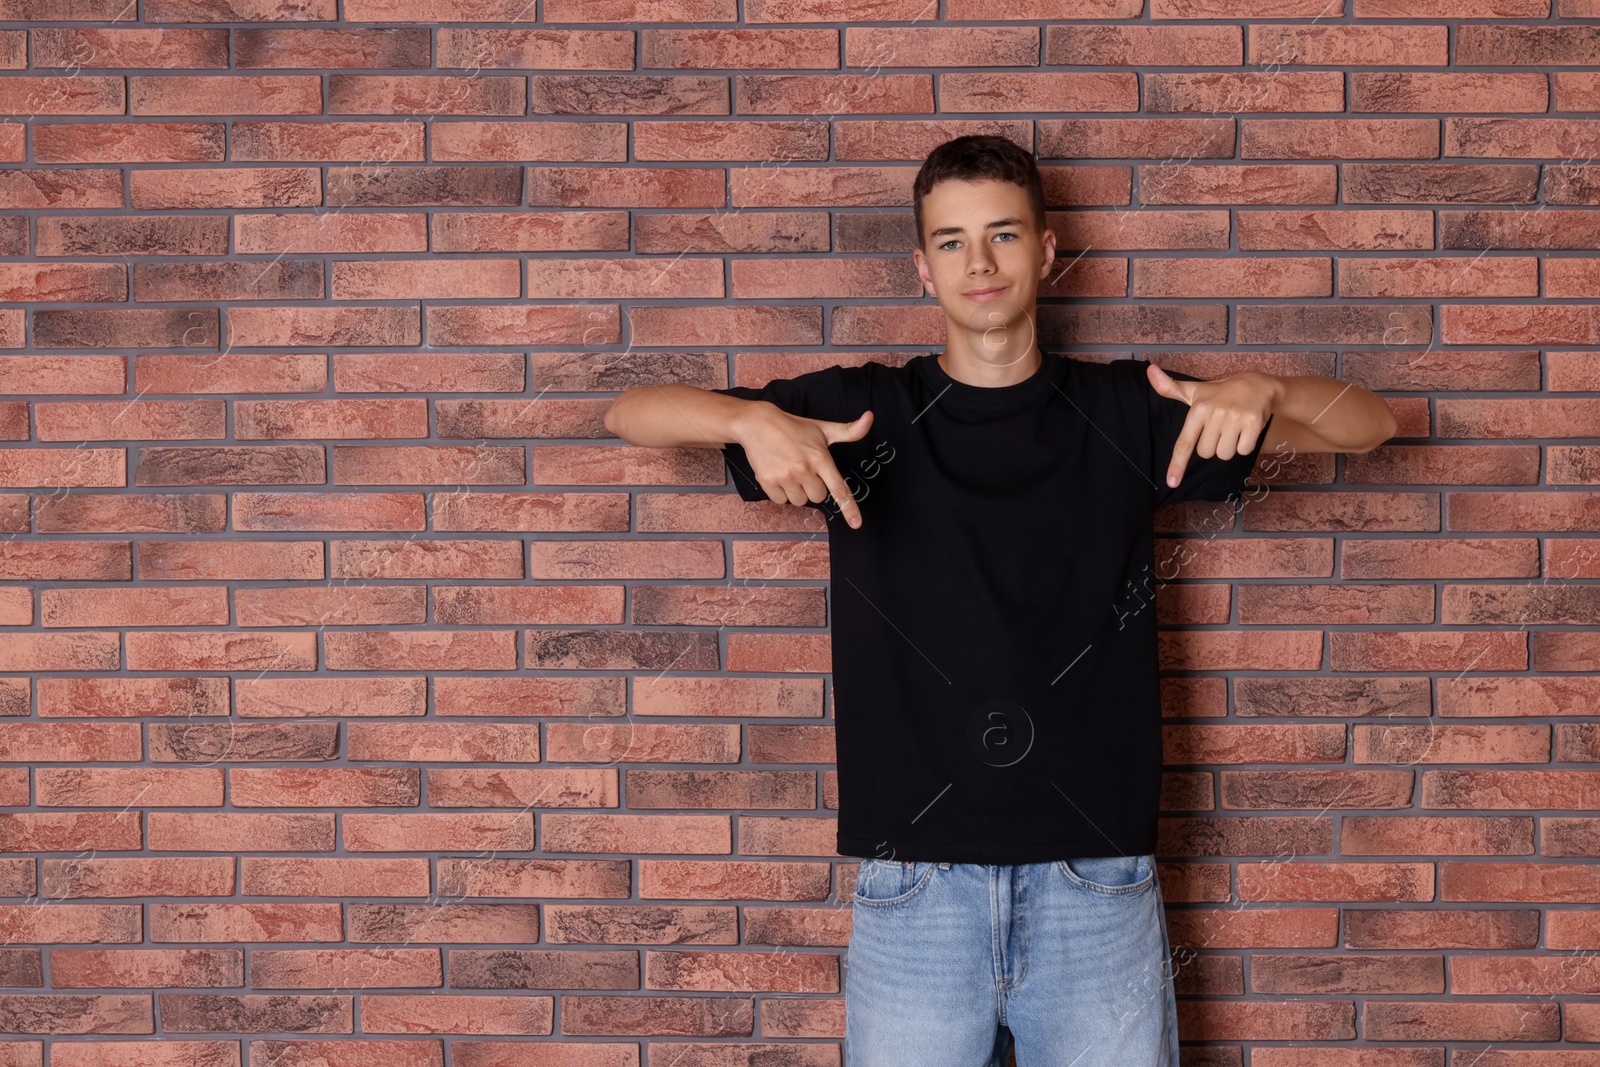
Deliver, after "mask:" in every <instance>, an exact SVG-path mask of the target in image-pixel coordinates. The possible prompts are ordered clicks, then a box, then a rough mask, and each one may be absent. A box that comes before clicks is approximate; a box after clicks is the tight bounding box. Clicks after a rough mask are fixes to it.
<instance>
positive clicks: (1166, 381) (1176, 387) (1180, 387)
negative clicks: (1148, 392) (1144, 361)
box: [1145, 363, 1195, 404]
mask: <svg viewBox="0 0 1600 1067" xmlns="http://www.w3.org/2000/svg"><path fill="white" fill-rule="evenodd" d="M1145 377H1147V378H1149V379H1150V387H1151V388H1152V389H1154V390H1155V391H1156V392H1158V393H1160V394H1161V395H1162V396H1168V397H1171V398H1172V399H1174V400H1181V401H1183V402H1184V403H1185V404H1187V403H1189V402H1190V398H1191V394H1192V392H1193V389H1194V386H1195V383H1194V382H1180V381H1179V380H1178V379H1176V378H1174V377H1173V376H1172V375H1170V374H1168V373H1167V372H1166V371H1164V370H1162V369H1161V368H1160V367H1158V366H1156V365H1155V364H1154V363H1151V364H1150V365H1149V366H1148V367H1147V368H1146V369H1145Z"/></svg>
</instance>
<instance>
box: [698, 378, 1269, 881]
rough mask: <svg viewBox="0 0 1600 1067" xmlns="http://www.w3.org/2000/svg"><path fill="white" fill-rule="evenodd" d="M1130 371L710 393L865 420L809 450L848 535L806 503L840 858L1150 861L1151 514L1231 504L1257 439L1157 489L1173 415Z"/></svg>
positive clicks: (1156, 708) (827, 509) (1178, 415)
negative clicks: (846, 498) (822, 459)
mask: <svg viewBox="0 0 1600 1067" xmlns="http://www.w3.org/2000/svg"><path fill="white" fill-rule="evenodd" d="M1146 365H1147V364H1146V361H1144V360H1132V359H1117V360H1112V361H1111V362H1108V363H1093V362H1087V361H1082V360H1073V359H1069V358H1065V357H1061V356H1055V355H1049V354H1046V355H1044V357H1043V359H1042V360H1041V363H1040V366H1039V368H1038V370H1037V371H1036V372H1035V373H1034V374H1033V375H1032V376H1031V377H1029V378H1028V379H1026V380H1025V381H1021V382H1017V383H1015V384H1012V385H1007V386H1001V387H998V388H987V387H983V386H975V385H968V384H965V383H962V382H958V381H956V380H955V379H953V378H951V377H950V376H949V375H948V374H946V373H945V371H944V369H943V368H942V367H940V365H939V361H938V354H937V353H929V354H927V355H923V356H918V357H915V358H913V359H910V360H908V361H907V362H906V363H905V364H903V365H901V366H892V365H886V364H882V363H877V362H870V363H865V364H862V365H860V366H851V367H840V366H834V367H827V368H825V369H823V370H819V371H813V372H810V373H807V374H801V375H798V376H796V377H794V378H787V379H779V380H775V381H772V382H768V383H767V384H766V385H765V386H764V387H762V388H760V389H753V388H749V387H746V386H733V387H730V388H726V389H718V390H715V391H716V392H719V393H724V394H726V395H729V396H736V397H741V398H743V399H747V400H769V401H771V402H772V403H774V404H776V405H777V406H778V407H779V408H782V409H783V410H784V411H787V412H790V413H792V414H795V415H802V416H805V417H808V418H816V419H828V420H834V421H839V422H849V421H852V420H854V419H855V418H856V417H858V416H859V415H860V414H861V413H862V412H863V411H866V410H867V409H868V408H870V409H872V412H873V423H872V427H871V429H870V430H869V431H868V433H867V434H866V436H865V437H863V438H862V439H861V440H860V441H851V442H844V443H840V444H835V445H832V446H830V449H829V450H830V452H831V453H832V454H833V457H834V462H835V463H836V464H837V466H838V468H839V471H840V473H841V474H842V475H844V476H845V477H846V478H847V479H848V481H849V484H850V486H851V490H852V492H853V493H854V494H855V496H856V499H857V501H858V502H859V504H860V507H861V520H862V525H861V528H860V529H851V528H850V526H849V524H848V523H846V522H845V521H844V518H843V517H842V515H840V513H839V512H838V509H837V506H836V505H835V503H834V502H833V501H832V499H831V498H830V499H829V500H827V501H825V502H822V503H816V502H813V503H810V504H809V505H808V506H810V507H815V508H818V509H819V510H821V511H822V512H823V513H824V515H825V516H826V517H827V524H828V547H829V559H830V564H831V571H832V573H831V578H832V582H831V599H832V605H833V613H832V616H831V622H832V627H833V634H832V650H833V681H834V708H835V713H836V714H835V723H834V727H835V729H834V734H835V741H836V750H837V761H838V788H839V818H838V828H837V829H838V845H837V848H838V851H839V853H840V854H842V855H847V856H876V857H880V858H884V859H898V860H919V861H943V862H951V863H1008V864H1009V863H1038V862H1044V861H1048V860H1056V859H1072V858H1078V857H1087V856H1109V855H1116V854H1125V855H1142V854H1147V853H1151V852H1154V851H1155V847H1156V814H1157V809H1158V803H1159V793H1160V784H1161V730H1160V716H1161V712H1160V692H1159V685H1158V681H1157V675H1156V619H1155V603H1154V591H1155V586H1156V585H1157V584H1158V583H1157V576H1156V575H1155V573H1154V558H1153V555H1154V550H1153V542H1154V532H1153V523H1152V512H1153V510H1154V508H1155V507H1156V506H1157V505H1158V504H1162V503H1168V502H1175V501H1181V500H1195V499H1204V500H1219V501H1220V500H1224V499H1226V498H1228V497H1229V496H1231V495H1233V494H1238V493H1241V492H1242V491H1243V489H1244V486H1245V480H1246V477H1247V476H1248V475H1249V473H1250V470H1251V468H1252V466H1253V465H1254V463H1255V458H1256V455H1257V454H1258V453H1259V451H1260V444H1259V441H1258V443H1257V446H1256V451H1254V452H1250V453H1243V454H1240V455H1237V456H1235V457H1234V458H1233V459H1230V460H1221V459H1217V458H1216V457H1212V458H1209V459H1207V458H1202V457H1200V456H1198V455H1191V457H1190V459H1189V462H1188V466H1187V467H1186V468H1185V471H1184V476H1183V480H1182V481H1181V482H1180V483H1179V485H1178V487H1177V488H1176V489H1171V488H1168V486H1167V484H1166V469H1167V465H1168V463H1169V462H1170V460H1171V457H1172V450H1173V446H1174V444H1175V443H1176V441H1177V438H1178V434H1179V432H1180V430H1181V429H1182V427H1183V423H1184V419H1185V418H1186V416H1187V415H1188V411H1189V408H1188V405H1187V404H1185V403H1183V402H1182V401H1180V400H1173V399H1170V398H1168V397H1164V396H1162V395H1161V394H1159V393H1157V392H1156V391H1155V390H1154V389H1153V388H1151V386H1150V384H1149V380H1148V378H1146V376H1145V367H1146ZM1172 376H1173V377H1174V378H1181V379H1184V380H1188V381H1195V380H1199V379H1196V378H1193V377H1192V376H1190V375H1185V374H1178V373H1173V374H1172ZM1268 424H1269V425H1270V419H1269V423H1268ZM1264 438H1265V433H1263V435H1262V438H1261V439H1264ZM723 455H724V457H725V458H726V460H727V465H728V467H729V470H730V474H731V476H732V478H733V483H734V485H735V487H736V488H737V489H738V492H739V495H740V496H741V497H742V498H743V499H745V500H749V501H760V500H767V499H768V497H767V495H766V494H765V493H764V492H763V491H762V489H761V486H760V485H759V483H758V482H757V481H756V478H755V474H754V472H752V471H751V469H750V465H749V459H748V457H747V456H746V455H745V452H744V449H743V447H742V446H740V445H738V444H729V445H727V446H725V448H724V449H723ZM1161 577H1162V578H1169V579H1170V578H1171V577H1172V575H1163V576H1161Z"/></svg>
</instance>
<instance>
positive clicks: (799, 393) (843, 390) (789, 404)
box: [711, 366, 870, 509]
mask: <svg viewBox="0 0 1600 1067" xmlns="http://www.w3.org/2000/svg"><path fill="white" fill-rule="evenodd" d="M866 375H867V369H866V367H864V366H863V367H839V366H834V367H823V368H822V369H821V370H815V371H809V372H807V373H805V374H799V375H796V376H795V377H793V378H774V379H773V380H772V381H770V382H768V383H767V384H766V385H763V386H762V387H761V388H759V389H755V388H751V387H750V386H748V385H730V386H728V387H726V388H723V389H712V390H711V392H713V393H722V394H724V395H725V396H736V397H738V398H739V399H741V400H767V401H770V402H771V403H773V404H776V405H777V406H778V407H779V408H780V409H781V410H783V411H787V412H788V413H789V414H791V415H799V416H801V417H803V418H807V419H826V420H828V421H830V422H852V421H854V420H855V419H858V418H860V417H861V413H862V412H864V411H866V410H867V408H868V406H869V404H870V401H869V400H868V397H867V382H866ZM722 458H723V459H724V460H725V461H726V462H727V466H728V474H729V476H730V477H731V478H732V479H733V486H734V488H735V489H737V490H738V492H739V497H740V499H742V500H748V501H751V502H756V501H761V500H768V499H770V498H769V497H768V496H767V494H766V492H765V490H763V489H762V488H761V483H760V482H759V481H757V480H756V475H755V471H753V470H751V469H750V457H749V456H747V455H745V451H744V446H743V445H741V444H739V443H738V442H737V441H730V442H729V443H727V444H726V445H723V446H722ZM806 506H807V507H814V508H819V509H820V508H822V506H823V505H822V502H818V501H815V500H809V501H807V502H806Z"/></svg>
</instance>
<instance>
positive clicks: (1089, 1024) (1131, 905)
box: [844, 855, 1178, 1067]
mask: <svg viewBox="0 0 1600 1067" xmlns="http://www.w3.org/2000/svg"><path fill="white" fill-rule="evenodd" d="M851 918H852V921H853V922H854V928H853V930H852V933H851V936H850V945H849V948H848V949H847V951H846V954H845V1041H844V1062H845V1067H1004V1064H1005V1062H1006V1057H1007V1055H1008V1053H1009V1052H1010V1051H1011V1049H1012V1045H1013V1043H1014V1044H1015V1048H1016V1059H1017V1067H1178V1021H1177V1011H1178V1005H1177V1000H1176V998H1175V997H1174V995H1173V985H1172V969H1171V967H1170V965H1169V963H1168V960H1169V957H1170V954H1171V946H1170V945H1169V944H1168V941H1167V926H1166V919H1165V916H1164V913H1163V909H1162V901H1161V887H1160V884H1159V883H1158V882H1157V880H1156V869H1155V857H1154V856H1151V855H1145V856H1097V857H1093V858H1086V859H1075V860H1055V861H1052V862H1048V863H1022V864H981V863H934V862H922V861H917V862H911V861H905V862H902V861H898V860H882V859H863V860H862V861H861V868H860V872H859V873H858V875H857V878H856V894H855V897H854V900H853V901H852V903H851Z"/></svg>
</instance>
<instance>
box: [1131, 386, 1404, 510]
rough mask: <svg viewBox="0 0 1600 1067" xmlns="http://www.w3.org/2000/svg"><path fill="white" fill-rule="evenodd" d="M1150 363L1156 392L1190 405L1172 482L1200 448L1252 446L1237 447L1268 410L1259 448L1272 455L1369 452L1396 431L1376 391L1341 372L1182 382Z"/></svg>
mask: <svg viewBox="0 0 1600 1067" xmlns="http://www.w3.org/2000/svg"><path fill="white" fill-rule="evenodd" d="M1150 367H1151V369H1150V370H1149V371H1148V372H1147V373H1148V374H1149V377H1150V384H1151V386H1152V387H1153V388H1154V389H1155V390H1156V392H1158V393H1160V394H1162V395H1163V396H1169V397H1172V398H1173V399H1175V400H1182V401H1183V402H1184V403H1186V404H1188V405H1189V414H1188V417H1187V419H1186V420H1185V421H1184V426H1183V431H1182V433H1181V434H1180V435H1179V437H1178V442H1177V446H1176V447H1175V448H1174V449H1173V453H1172V457H1171V462H1170V465H1169V467H1168V471H1167V473H1168V484H1169V485H1173V484H1176V479H1180V478H1182V476H1183V470H1184V468H1185V467H1186V466H1187V465H1188V462H1189V457H1190V456H1191V455H1192V454H1193V453H1194V452H1195V451H1196V450H1197V446H1198V449H1199V451H1200V454H1201V455H1218V454H1225V455H1226V456H1231V455H1233V454H1234V453H1235V452H1236V451H1250V450H1251V449H1249V448H1248V447H1247V448H1244V449H1242V450H1241V449H1239V448H1238V445H1239V444H1240V443H1241V442H1242V440H1243V437H1244V436H1245V435H1246V433H1247V428H1246V424H1247V423H1248V422H1249V421H1250V420H1252V419H1255V420H1258V424H1259V422H1264V421H1265V420H1266V418H1267V416H1269V415H1270V416H1272V422H1271V425H1270V426H1267V427H1266V431H1265V436H1264V437H1263V439H1262V441H1261V442H1260V449H1259V454H1271V455H1293V454H1295V453H1299V452H1370V451H1372V450H1373V449H1374V448H1377V447H1378V446H1379V445H1381V444H1383V442H1385V441H1387V440H1388V439H1389V438H1391V437H1393V436H1394V435H1395V433H1396V431H1397V430H1398V429H1399V427H1398V425H1397V424H1396V422H1395V418H1394V413H1393V412H1392V411H1390V410H1389V405H1388V403H1386V402H1385V401H1384V399H1383V398H1382V397H1381V396H1379V395H1378V394H1376V393H1374V392H1372V391H1371V390H1369V389H1363V388H1362V387H1361V386H1359V385H1354V384H1352V383H1350V382H1345V381H1340V380H1339V379H1338V378H1325V377H1320V376H1317V375H1293V376H1281V377H1280V376H1278V375H1275V374H1266V373H1263V372H1261V371H1243V372H1241V373H1239V374H1233V375H1229V376H1228V377H1226V378H1219V379H1217V380H1215V381H1198V380H1195V381H1185V380H1180V379H1177V378H1173V377H1172V376H1171V375H1169V374H1167V373H1166V372H1165V371H1163V370H1161V368H1159V367H1157V366H1156V365H1155V364H1153V363H1152V364H1151V365H1150ZM1219 446H1220V447H1219Z"/></svg>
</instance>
